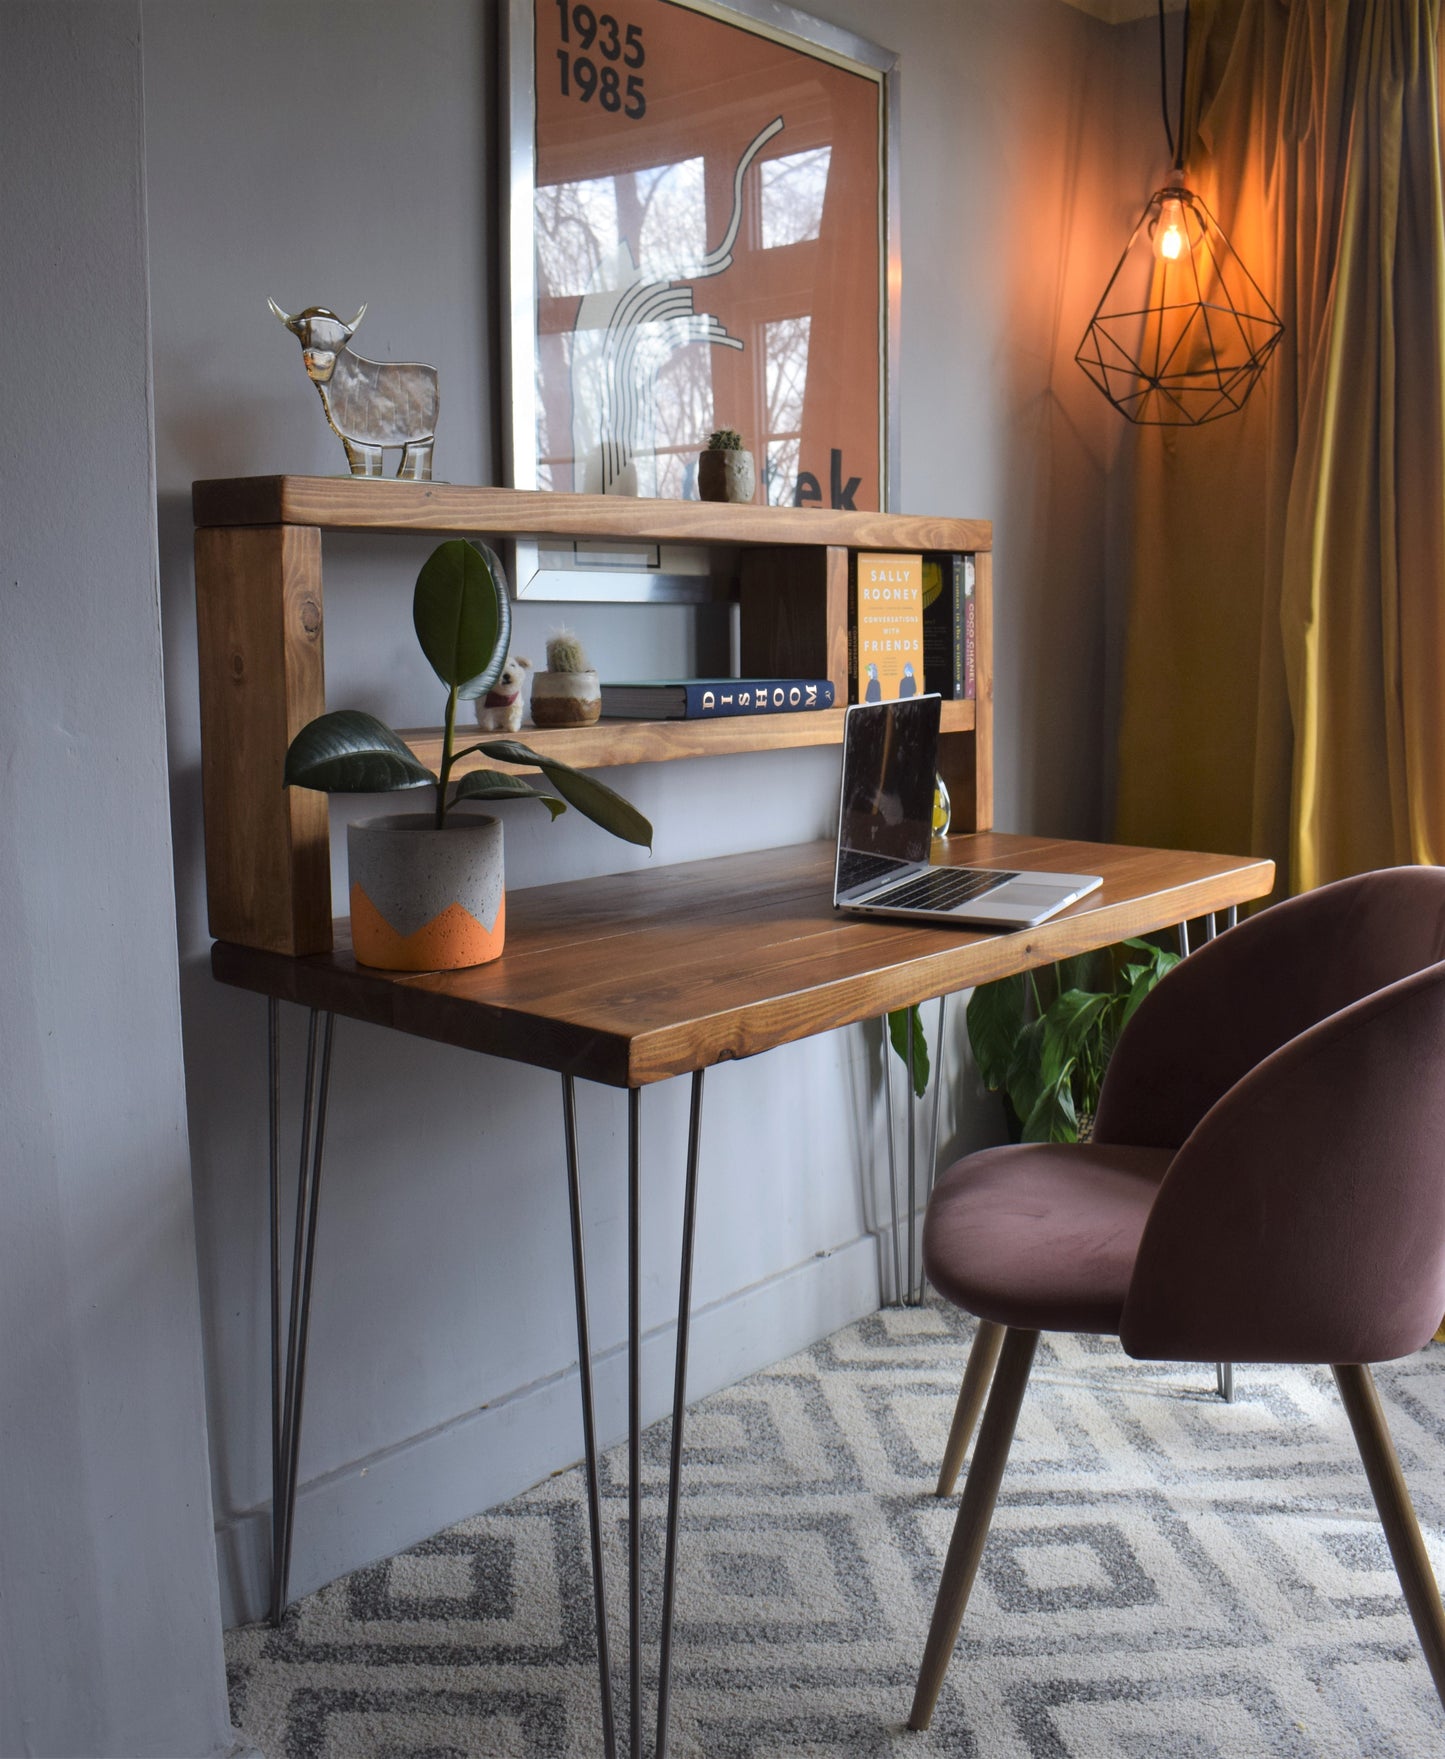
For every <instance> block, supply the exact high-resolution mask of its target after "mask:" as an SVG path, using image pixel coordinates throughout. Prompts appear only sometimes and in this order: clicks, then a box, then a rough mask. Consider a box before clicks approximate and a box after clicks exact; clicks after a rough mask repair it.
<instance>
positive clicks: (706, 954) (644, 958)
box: [211, 832, 1274, 1087]
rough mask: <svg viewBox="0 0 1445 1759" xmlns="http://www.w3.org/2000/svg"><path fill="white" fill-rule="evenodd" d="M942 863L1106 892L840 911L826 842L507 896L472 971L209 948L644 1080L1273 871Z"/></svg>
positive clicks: (1230, 889) (978, 978)
mask: <svg viewBox="0 0 1445 1759" xmlns="http://www.w3.org/2000/svg"><path fill="white" fill-rule="evenodd" d="M935 859H936V860H940V859H941V860H945V861H947V862H949V863H956V864H962V865H980V866H1002V867H1010V868H1046V869H1053V870H1054V871H1057V872H1061V873H1098V874H1102V875H1103V876H1104V884H1103V886H1102V888H1101V889H1100V890H1099V891H1096V892H1094V893H1092V894H1090V896H1089V897H1087V898H1084V899H1082V900H1081V901H1080V902H1079V903H1078V904H1075V905H1073V906H1072V907H1071V908H1070V909H1068V910H1066V911H1064V912H1063V914H1062V915H1060V916H1056V917H1054V918H1053V919H1052V920H1051V921H1049V922H1045V923H1042V924H1040V925H1039V926H1038V927H1037V928H1031V929H1020V930H1016V931H1014V932H1011V933H1002V934H998V933H990V932H988V931H986V930H979V929H968V928H935V927H931V926H929V927H919V926H915V925H914V924H912V923H908V922H886V921H881V920H874V919H868V918H863V917H849V916H844V915H840V914H839V913H838V912H836V911H835V910H834V909H833V904H832V896H833V844H832V843H831V842H827V843H804V844H798V845H794V846H792V847H789V848H783V849H766V850H762V851H760V852H758V853H755V854H747V855H726V856H720V857H716V858H714V859H711V860H706V861H692V862H683V863H680V864H678V865H676V866H667V867H657V868H650V869H649V868H643V869H640V870H634V871H632V872H629V873H621V874H611V875H606V876H604V877H602V878H598V879H588V880H573V881H568V882H566V883H564V884H560V885H550V886H536V887H532V888H529V889H527V890H525V891H517V892H509V893H508V895H507V941H506V951H505V952H504V953H503V955H502V957H501V958H500V959H498V960H496V961H494V962H493V963H492V964H490V965H478V966H473V967H472V968H471V969H469V970H466V971H451V972H432V973H424V974H421V975H417V974H413V973H389V972H383V971H376V970H372V969H370V968H369V967H366V966H361V965H358V964H357V963H356V961H355V959H354V958H353V956H352V954H351V949H350V936H349V933H348V932H347V929H348V927H349V925H348V924H345V923H338V924H337V945H336V949H335V950H334V951H333V952H331V953H322V954H314V955H311V956H309V957H304V958H292V957H290V956H288V955H285V954H280V953H266V952H259V951H256V950H254V949H252V948H249V947H239V946H234V945H231V944H229V943H227V942H224V941H218V942H217V943H216V944H215V946H214V947H213V948H212V952H211V967H212V970H213V972H214V974H215V976H216V977H217V978H218V979H219V980H220V981H221V982H222V983H227V984H232V985H235V986H237V987H239V988H241V989H250V990H257V991H259V992H260V993H261V994H263V995H268V996H276V997H279V998H280V999H282V1000H284V1001H292V1002H299V1003H301V1004H302V1005H303V1006H307V1007H314V1008H320V1009H323V1010H327V1011H330V1012H333V1013H337V1014H343V1015H346V1016H348V1017H350V1018H353V1019H359V1020H367V1021H370V1022H372V1023H373V1024H375V1025H380V1026H390V1027H392V1028H394V1029H395V1030H397V1031H401V1032H409V1033H412V1034H413V1035H415V1036H418V1037H422V1038H433V1039H438V1040H440V1041H441V1042H442V1043H444V1044H452V1045H457V1046H460V1047H461V1048H463V1049H466V1050H475V1051H484V1052H487V1053H488V1054H490V1055H493V1056H500V1057H508V1058H510V1059H512V1060H513V1061H515V1062H523V1063H533V1064H536V1065H538V1066H540V1067H542V1068H544V1069H555V1070H558V1071H560V1072H562V1073H564V1074H571V1075H576V1076H581V1077H583V1078H585V1079H587V1080H591V1081H600V1082H603V1083H605V1084H607V1085H609V1086H613V1087H642V1086H646V1085H647V1084H648V1083H649V1082H653V1081H661V1080H664V1079H666V1078H667V1077H668V1076H671V1075H680V1074H685V1073H688V1072H689V1071H691V1070H694V1069H699V1068H708V1067H710V1066H711V1065H712V1064H714V1063H719V1062H726V1061H729V1060H731V1059H733V1058H735V1057H749V1056H754V1055H756V1054H757V1053H758V1052H759V1051H764V1050H770V1049H771V1048H772V1047H773V1046H775V1045H779V1044H787V1043H790V1042H791V1041H793V1040H795V1039H800V1038H807V1037H810V1036H812V1035H813V1034H814V1033H819V1032H827V1031H830V1030H831V1029H833V1028H834V1027H838V1026H847V1025H850V1024H852V1023H853V1022H854V1021H857V1020H865V1019H872V1018H876V1017H877V1016H878V1015H880V1014H884V1013H887V1012H888V1011H889V1010H891V1009H894V1008H903V1007H908V1006H911V1005H912V1004H913V1003H915V1002H922V1001H927V1000H928V999H929V998H930V997H932V996H937V995H942V994H945V993H948V992H950V991H953V990H959V989H967V988H971V987H972V986H973V985H974V984H978V983H985V982H987V981H989V980H990V979H991V978H995V977H1003V976H1007V975H1009V974H1010V973H1013V972H1017V971H1024V970H1027V969H1029V968H1030V967H1032V966H1037V965H1046V964H1048V963H1050V962H1051V961H1052V960H1054V959H1060V958H1067V957H1068V956H1070V955H1071V954H1074V953H1082V952H1087V951H1089V950H1090V949H1091V948H1094V947H1101V946H1108V945H1110V944H1112V943H1113V942H1115V941H1118V940H1122V939H1124V938H1125V937H1126V936H1128V935H1137V934H1147V933H1150V932H1152V931H1153V930H1156V929H1162V928H1172V927H1173V926H1174V925H1175V924H1176V923H1178V922H1180V921H1183V920H1185V919H1188V918H1192V917H1198V916H1203V915H1205V914H1206V913H1208V912H1210V911H1213V910H1223V909H1226V908H1227V907H1228V906H1229V905H1231V904H1242V903H1245V902H1247V901H1248V900H1250V899H1252V898H1259V897H1263V896H1264V895H1265V894H1266V893H1267V892H1268V891H1269V890H1270V889H1271V887H1272V886H1273V884H1274V864H1273V863H1272V862H1270V861H1258V860H1253V859H1251V858H1248V857H1244V856H1229V855H1198V854H1191V853H1186V852H1182V851H1177V850H1167V849H1133V848H1127V847H1123V846H1120V845H1116V844H1106V843H1074V842H1065V841H1059V840H1051V839H1048V838H1041V837H1023V836H1010V835H1006V834H1004V833H1002V832H983V833H981V834H979V835H977V836H963V837H950V838H949V839H948V841H947V844H946V845H945V846H943V848H942V850H941V851H940V852H939V853H936V855H935Z"/></svg>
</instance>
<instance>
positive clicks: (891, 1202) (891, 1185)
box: [883, 1014, 912, 1307]
mask: <svg viewBox="0 0 1445 1759" xmlns="http://www.w3.org/2000/svg"><path fill="white" fill-rule="evenodd" d="M891 1039H892V1035H891V1033H890V1032H889V1030H888V1016H887V1015H886V1014H885V1015H884V1016H883V1110H884V1112H885V1113H886V1114H887V1118H888V1206H889V1208H890V1210H891V1211H892V1215H893V1304H894V1306H896V1307H902V1306H903V1305H904V1296H903V1260H902V1259H901V1258H900V1256H899V1252H898V1163H897V1161H896V1160H895V1159H894V1156H893V1045H892V1042H891ZM909 1097H910V1100H911V1098H912V1084H911V1083H910V1086H909Z"/></svg>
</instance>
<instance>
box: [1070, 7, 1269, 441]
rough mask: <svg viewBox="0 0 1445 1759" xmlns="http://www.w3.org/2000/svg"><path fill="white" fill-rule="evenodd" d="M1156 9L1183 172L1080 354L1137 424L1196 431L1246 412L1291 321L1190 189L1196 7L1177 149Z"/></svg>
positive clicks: (1108, 293) (1157, 198)
mask: <svg viewBox="0 0 1445 1759" xmlns="http://www.w3.org/2000/svg"><path fill="white" fill-rule="evenodd" d="M1158 6H1159V79H1160V94H1161V100H1162V107H1163V111H1164V133H1165V138H1166V139H1167V140H1168V142H1169V149H1170V151H1171V152H1172V153H1173V155H1174V176H1173V179H1172V180H1171V182H1169V183H1168V184H1167V185H1166V186H1165V187H1164V188H1163V189H1157V190H1155V192H1154V194H1153V195H1151V196H1150V197H1149V200H1148V203H1147V204H1146V206H1145V208H1144V212H1143V213H1142V214H1141V215H1140V216H1139V221H1138V224H1137V225H1136V226H1135V228H1134V231H1133V233H1132V235H1131V237H1130V239H1129V242H1128V244H1126V245H1125V247H1124V254H1123V255H1122V256H1121V257H1120V258H1119V262H1118V265H1117V266H1116V268H1115V270H1114V273H1113V274H1112V275H1111V276H1110V277H1109V285H1108V286H1107V287H1106V288H1105V289H1104V296H1103V298H1102V299H1101V300H1100V301H1099V303H1098V306H1097V307H1096V308H1095V311H1094V315H1093V317H1092V318H1091V319H1090V320H1089V327H1088V329H1087V330H1086V331H1085V332H1084V339H1083V341H1082V342H1081V343H1080V344H1079V349H1078V353H1077V354H1076V355H1075V356H1074V358H1075V360H1077V361H1078V363H1079V365H1080V366H1081V367H1082V368H1083V369H1084V371H1085V372H1086V373H1087V374H1088V375H1089V377H1090V378H1091V379H1092V380H1093V381H1094V383H1095V384H1096V385H1097V386H1098V387H1099V389H1100V390H1101V391H1102V392H1103V393H1104V395H1105V396H1106V397H1107V398H1108V399H1109V401H1110V402H1111V403H1112V404H1113V405H1114V407H1115V408H1116V409H1117V410H1119V411H1120V413H1121V414H1123V415H1126V416H1127V417H1128V418H1129V420H1130V421H1133V422H1138V423H1140V424H1141V425H1144V426H1154V427H1160V426H1173V427H1194V426H1198V425H1199V424H1200V423H1201V422H1206V421H1217V420H1218V419H1219V417H1220V416H1222V415H1229V414H1230V413H1232V411H1234V410H1236V409H1239V408H1241V407H1243V404H1244V401H1245V399H1246V398H1247V397H1248V396H1249V394H1250V392H1251V391H1252V390H1253V389H1254V387H1255V385H1256V384H1257V383H1258V381H1259V376H1260V374H1261V373H1262V372H1263V371H1264V368H1265V363H1266V361H1268V359H1269V357H1270V355H1271V354H1272V353H1273V352H1274V349H1275V346H1276V344H1277V343H1278V342H1279V339H1280V337H1281V336H1282V335H1283V334H1284V325H1283V324H1282V323H1281V322H1280V320H1279V316H1278V314H1277V313H1276V312H1275V310H1274V308H1273V306H1271V305H1270V303H1269V301H1268V300H1267V299H1266V298H1265V296H1264V294H1263V293H1261V292H1260V289H1259V285H1258V283H1257V282H1256V281H1255V279H1254V277H1253V276H1252V275H1251V274H1250V272H1249V270H1248V269H1246V268H1245V266H1244V264H1243V263H1242V262H1241V261H1240V260H1239V257H1238V256H1237V255H1236V254H1235V251H1234V247H1233V246H1232V245H1231V244H1230V242H1229V240H1228V239H1227V238H1226V237H1225V236H1224V234H1223V232H1221V231H1220V229H1219V224H1218V222H1217V221H1216V220H1215V218H1214V216H1213V214H1211V213H1210V211H1209V209H1208V208H1207V207H1206V206H1205V205H1204V203H1203V202H1202V201H1201V200H1200V198H1199V197H1198V196H1197V195H1195V194H1194V192H1193V191H1192V190H1191V189H1189V188H1187V187H1186V185H1185V183H1184V89H1185V79H1186V76H1187V74H1188V69H1189V0H1185V4H1184V48H1183V54H1182V57H1181V66H1180V70H1179V133H1178V140H1177V142H1176V139H1175V135H1174V131H1173V130H1172V129H1171V128H1170V126H1169V101H1168V78H1167V63H1166V54H1165V41H1164V0H1158Z"/></svg>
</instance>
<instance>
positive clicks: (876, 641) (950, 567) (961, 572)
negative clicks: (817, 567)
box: [848, 551, 976, 702]
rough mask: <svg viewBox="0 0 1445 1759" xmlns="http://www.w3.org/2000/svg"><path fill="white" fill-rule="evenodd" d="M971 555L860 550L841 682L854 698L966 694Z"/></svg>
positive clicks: (970, 671) (971, 666)
mask: <svg viewBox="0 0 1445 1759" xmlns="http://www.w3.org/2000/svg"><path fill="white" fill-rule="evenodd" d="M974 642H975V635H974V560H973V557H972V556H965V555H956V554H953V553H938V552H933V553H928V554H924V555H903V554H899V553H896V552H892V551H886V552H873V551H860V552H859V554H858V555H857V556H856V557H855V559H854V563H853V594H852V603H851V605H850V608H849V620H848V686H849V696H850V698H851V700H852V701H854V702H889V701H892V700H894V699H895V698H897V697H903V696H915V695H917V694H918V693H919V692H920V691H923V690H936V691H937V692H938V694H939V695H940V696H945V697H949V698H952V699H961V698H965V697H972V696H974V695H975V693H976V683H975V678H974V670H975V661H974Z"/></svg>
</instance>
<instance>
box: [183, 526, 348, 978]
mask: <svg viewBox="0 0 1445 1759" xmlns="http://www.w3.org/2000/svg"><path fill="white" fill-rule="evenodd" d="M196 637H197V644H198V649H199V654H200V696H201V793H202V800H203V804H204V810H205V826H206V902H207V913H208V918H209V922H210V929H211V933H212V934H213V935H216V936H217V937H218V938H220V939H222V940H239V941H245V942H247V943H248V944H250V945H252V946H259V947H267V948H270V949H271V950H273V951H275V952H289V953H316V952H323V951H325V950H326V949H327V948H328V947H330V945H331V916H332V911H331V859H330V835H329V831H328V823H327V811H326V797H325V795H322V794H317V793H315V792H313V791H312V790H311V789H309V788H283V787H282V785H281V776H282V772H283V768H284V765H285V760H286V747H287V746H288V745H289V744H290V742H291V740H292V739H293V738H294V736H295V735H296V734H297V733H298V732H300V730H301V728H302V727H304V726H305V725H306V723H307V722H308V721H309V720H311V719H312V717H313V716H315V715H319V714H320V713H321V712H322V710H323V709H324V708H325V706H326V699H325V684H324V679H323V675H322V674H323V661H322V615H321V534H320V532H318V531H316V530H315V529H314V528H312V527H305V526H301V527H298V526H276V525H272V526H250V527H242V528H239V529H237V530H234V531H217V530H201V531H198V532H197V533H196Z"/></svg>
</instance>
